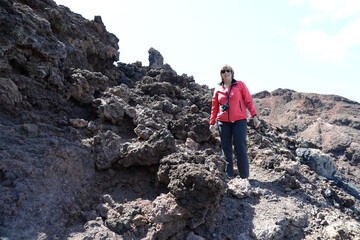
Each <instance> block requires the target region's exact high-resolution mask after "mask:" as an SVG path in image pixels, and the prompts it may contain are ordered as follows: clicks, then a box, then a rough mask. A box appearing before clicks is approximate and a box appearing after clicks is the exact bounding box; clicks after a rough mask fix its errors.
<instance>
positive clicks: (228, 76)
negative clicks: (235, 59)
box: [221, 69, 232, 82]
mask: <svg viewBox="0 0 360 240" xmlns="http://www.w3.org/2000/svg"><path fill="white" fill-rule="evenodd" d="M221 77H222V79H223V80H224V82H231V79H232V76H231V70H230V69H223V70H221Z"/></svg>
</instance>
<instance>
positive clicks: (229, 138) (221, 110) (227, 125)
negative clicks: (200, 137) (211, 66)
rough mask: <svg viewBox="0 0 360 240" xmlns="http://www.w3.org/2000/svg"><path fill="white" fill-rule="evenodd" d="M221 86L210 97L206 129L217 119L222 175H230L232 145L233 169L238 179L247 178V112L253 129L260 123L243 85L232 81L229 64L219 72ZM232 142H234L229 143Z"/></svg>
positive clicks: (213, 125)
mask: <svg viewBox="0 0 360 240" xmlns="http://www.w3.org/2000/svg"><path fill="white" fill-rule="evenodd" d="M220 76H221V83H220V84H219V86H217V87H216V88H215V91H214V95H213V98H212V108H211V117H210V130H211V131H212V132H213V131H214V130H215V129H214V128H215V121H216V120H217V123H218V129H219V133H220V139H221V148H222V150H223V153H224V155H225V158H226V162H227V163H226V174H227V176H228V177H229V178H232V177H233V176H234V167H233V151H232V143H234V146H235V152H236V158H237V167H238V170H239V175H240V177H241V178H248V177H249V160H248V156H247V144H246V134H247V122H246V119H247V112H246V109H245V107H246V108H247V109H248V110H249V112H250V114H251V116H252V117H253V120H254V126H255V127H256V128H257V127H258V126H259V125H260V122H259V120H258V118H257V113H256V109H255V106H254V103H253V101H252V97H251V95H250V92H249V90H248V88H247V87H246V85H245V83H244V82H242V81H236V80H235V79H234V70H233V69H232V67H230V66H229V65H225V66H224V67H222V68H221V69H220ZM233 140H234V141H233Z"/></svg>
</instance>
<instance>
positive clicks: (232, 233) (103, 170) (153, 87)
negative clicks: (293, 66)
mask: <svg viewBox="0 0 360 240" xmlns="http://www.w3.org/2000/svg"><path fill="white" fill-rule="evenodd" d="M0 11H1V14H0V23H1V24H0V55H1V58H0V69H1V71H0V103H1V104H0V133H1V134H0V193H1V194H0V206H1V208H0V239H74V240H75V239H87V240H89V239H174V240H175V239H179V240H180V239H188V240H191V239H198V240H202V239H295V240H296V239H359V229H360V224H359V220H360V215H359V214H360V213H359V211H360V205H359V199H360V196H359V190H358V189H359V188H358V185H357V184H356V182H354V181H352V179H351V178H349V176H351V174H356V172H354V173H352V172H348V173H347V175H346V174H343V172H342V171H339V170H338V171H337V172H336V173H335V175H334V176H333V174H330V175H327V177H324V176H322V175H321V174H319V172H320V173H321V171H319V166H318V164H314V162H313V161H312V159H314V158H316V157H319V155H320V156H325V153H326V154H331V153H332V151H330V152H329V151H325V150H324V149H325V148H324V147H323V148H322V151H320V150H321V147H320V145H318V144H317V143H318V142H316V141H315V142H314V141H311V139H310V140H309V139H308V140H306V139H304V138H300V137H297V136H296V134H297V133H301V132H303V131H299V129H300V125H299V126H298V127H297V129H295V128H296V127H295V126H297V125H293V126H282V127H280V126H277V125H276V124H274V125H272V124H270V123H269V122H272V121H270V120H271V119H270V120H267V121H265V120H263V119H261V127H260V128H259V129H254V128H253V126H252V122H251V121H250V120H249V122H248V136H249V138H248V146H249V147H248V154H249V157H250V178H249V181H246V180H242V179H240V178H234V179H231V180H230V181H229V182H226V181H225V174H224V168H225V161H224V159H223V157H222V155H221V151H220V146H219V139H218V136H217V135H216V133H211V132H210V131H209V126H208V120H209V113H210V108H211V96H212V90H211V89H209V88H208V87H207V86H201V85H199V84H197V83H196V82H195V81H194V79H193V77H191V76H187V75H181V76H179V75H178V74H177V73H176V72H175V71H174V70H173V69H171V67H170V65H168V64H158V65H157V66H156V67H150V66H143V65H142V63H141V62H136V63H133V64H125V63H121V62H117V64H116V65H114V64H113V63H114V61H117V60H118V56H119V53H118V51H117V50H118V45H117V42H118V40H117V38H116V37H115V36H114V35H113V34H111V33H108V32H107V31H106V28H105V26H104V25H103V24H102V21H101V18H100V17H95V18H94V20H86V19H84V18H82V17H81V16H80V15H78V14H75V13H72V12H71V11H70V10H69V9H68V8H66V7H64V6H57V5H56V4H55V3H54V2H53V1H51V0H45V1H40V0H2V1H0ZM159 54H160V53H159ZM158 63H161V61H160V62H159V61H158ZM284 95H286V96H287V97H284ZM290 95H291V96H290ZM296 95H298V96H302V95H301V94H298V93H295V92H291V94H289V93H287V91H284V92H282V91H278V93H277V94H274V93H273V94H272V95H271V94H270V93H263V94H259V95H257V96H258V97H259V98H255V101H256V104H258V107H259V109H260V111H261V112H262V113H263V114H264V113H265V111H266V110H264V109H265V108H264V107H263V106H264V105H261V104H260V103H261V102H260V99H268V98H271V97H274V96H282V98H284V99H285V100H286V99H287V100H291V99H293V97H294V96H296ZM260 96H261V98H260ZM317 96H318V97H319V98H321V95H317ZM341 99H343V98H340V100H341ZM285 100H284V101H285ZM341 101H342V100H341ZM288 102H289V101H288ZM288 102H287V103H288ZM283 104H284V106H287V105H286V103H285V102H283ZM327 104H329V106H330V105H331V101H330V100H328V102H327ZM332 104H333V106H336V104H338V103H337V101H334V102H333V103H332ZM349 104H350V103H349ZM351 104H354V103H351ZM278 106H279V105H278ZM355 106H357V105H356V104H355ZM302 109H303V111H307V110H306V108H305V107H302ZM343 111H352V110H351V108H350V109H349V108H344V109H343ZM270 112H271V111H270ZM310 112H314V111H313V109H312V111H310ZM356 116H357V115H356V111H354V119H352V120H351V121H350V120H349V119H348V118H345V117H343V118H340V117H337V118H335V117H334V118H332V120H331V121H330V122H331V123H330V124H332V126H333V128H327V133H329V134H335V135H334V136H338V137H339V139H341V141H340V142H339V144H337V148H336V149H337V151H340V152H341V151H343V150H344V155H343V156H345V158H346V159H348V161H349V162H351V164H354V165H356V164H358V162H359V142H358V141H357V140H356V139H357V138H356V137H358V135H356V134H355V135H351V134H350V133H353V132H351V131H350V130H349V131H347V132H346V134H349V135H346V134H345V133H344V134H343V135H341V134H340V135H337V133H338V132H337V131H333V130H331V129H335V130H336V128H335V127H334V126H339V127H342V129H348V128H351V129H355V130H356V129H357V125H356V124H357V123H356V121H357V120H356ZM323 119H325V117H323ZM348 120H349V121H348ZM273 123H275V122H273ZM313 123H314V122H311V121H310V122H303V125H301V126H303V129H304V130H306V129H307V128H308V127H311V126H312V125H313ZM347 123H348V126H347V125H346V124H347ZM323 125H324V127H327V123H324V124H323ZM340 125H341V126H340ZM314 136H315V135H314ZM327 136H328V135H327ZM342 136H345V137H344V139H343V138H341V137H342ZM321 137H322V136H321ZM331 138H333V137H331ZM319 139H320V136H319ZM348 141H350V142H349V143H348ZM344 146H346V148H343V147H344ZM314 149H317V150H314ZM297 153H299V155H300V156H298V155H297ZM304 156H306V158H304ZM331 158H333V159H334V160H335V162H336V161H338V159H337V158H336V157H334V156H333V155H331ZM350 160H351V161H350ZM309 161H310V162H309ZM332 169H333V170H334V169H335V168H332ZM320 170H321V169H320ZM330 172H331V170H330ZM353 178H354V177H353Z"/></svg>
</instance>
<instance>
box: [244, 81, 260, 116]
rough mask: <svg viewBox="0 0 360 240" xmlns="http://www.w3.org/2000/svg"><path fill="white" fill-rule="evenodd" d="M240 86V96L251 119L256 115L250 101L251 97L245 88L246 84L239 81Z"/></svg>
mask: <svg viewBox="0 0 360 240" xmlns="http://www.w3.org/2000/svg"><path fill="white" fill-rule="evenodd" d="M240 84H241V88H240V89H241V91H242V92H241V94H242V96H243V98H244V103H245V106H246V107H247V109H248V110H249V112H250V114H251V117H253V116H255V115H257V113H256V109H255V105H254V103H253V100H252V97H251V94H250V91H249V89H248V88H247V86H246V84H245V83H244V82H242V81H240Z"/></svg>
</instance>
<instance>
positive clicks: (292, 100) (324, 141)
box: [253, 88, 360, 184]
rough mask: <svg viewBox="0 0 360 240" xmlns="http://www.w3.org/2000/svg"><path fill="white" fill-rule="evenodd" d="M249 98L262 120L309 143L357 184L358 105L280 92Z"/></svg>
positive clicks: (330, 97) (359, 146)
mask: <svg viewBox="0 0 360 240" xmlns="http://www.w3.org/2000/svg"><path fill="white" fill-rule="evenodd" d="M253 98H254V103H255V106H256V108H257V109H258V111H259V113H260V116H261V117H262V118H263V119H265V120H266V121H267V122H269V123H271V124H273V125H275V126H278V127H284V128H286V129H289V130H290V131H292V132H293V133H294V136H297V137H302V138H304V139H305V140H307V141H310V142H311V143H312V144H313V145H314V146H316V148H319V149H321V150H322V151H323V152H324V153H327V154H329V155H330V156H331V157H332V158H333V159H334V161H335V165H336V167H337V169H338V172H341V174H343V175H345V176H346V177H347V178H349V179H353V180H354V181H355V182H357V183H358V184H359V183H360V168H359V163H360V160H359V152H360V103H357V102H354V101H351V100H349V99H346V98H344V97H340V96H336V95H321V94H315V93H299V92H295V91H293V90H289V89H281V88H279V89H277V90H274V91H272V92H271V93H270V92H268V91H263V92H259V93H256V94H254V95H253Z"/></svg>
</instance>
